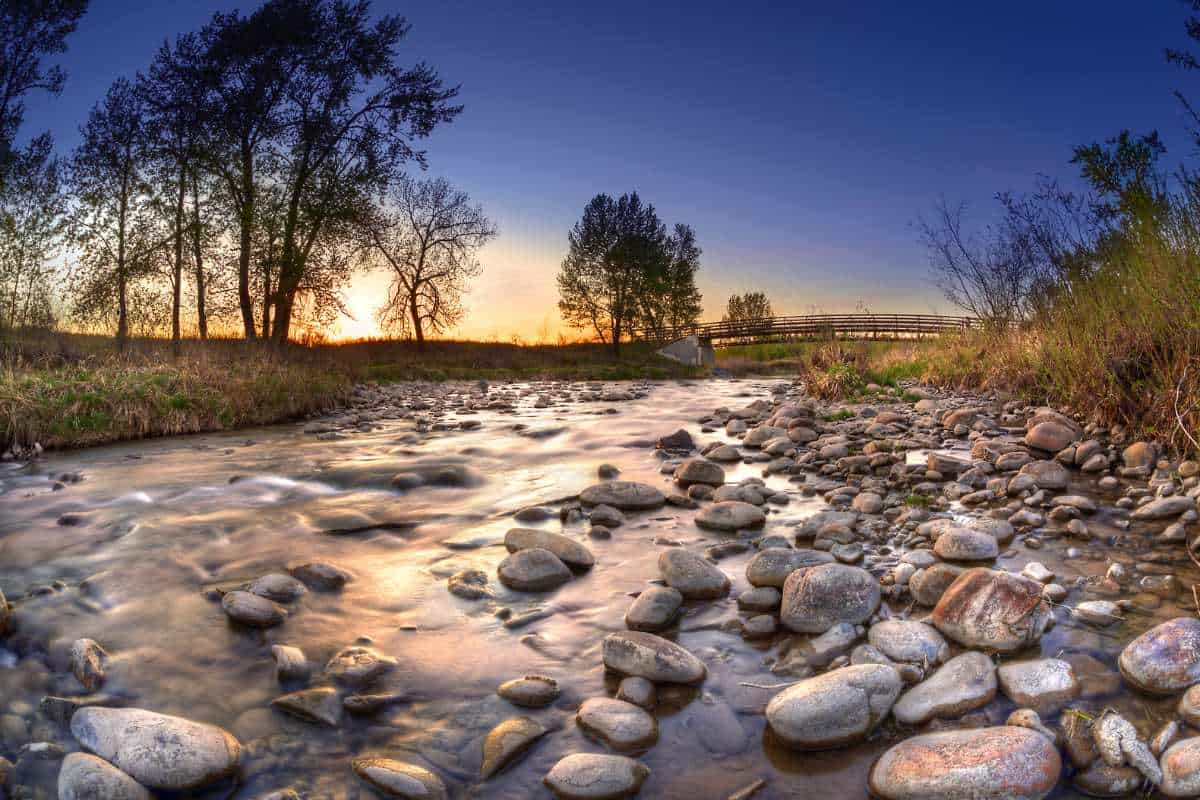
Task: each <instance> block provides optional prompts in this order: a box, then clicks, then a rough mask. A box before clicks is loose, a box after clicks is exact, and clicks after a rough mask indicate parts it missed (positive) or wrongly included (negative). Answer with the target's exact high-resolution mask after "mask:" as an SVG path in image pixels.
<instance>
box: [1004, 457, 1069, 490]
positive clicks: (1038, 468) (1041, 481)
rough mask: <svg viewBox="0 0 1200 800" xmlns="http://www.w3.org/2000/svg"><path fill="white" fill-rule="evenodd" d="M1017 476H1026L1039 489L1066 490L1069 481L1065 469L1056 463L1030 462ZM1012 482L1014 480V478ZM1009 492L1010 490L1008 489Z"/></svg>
mask: <svg viewBox="0 0 1200 800" xmlns="http://www.w3.org/2000/svg"><path fill="white" fill-rule="evenodd" d="M1017 475H1018V476H1020V475H1028V476H1029V477H1030V478H1032V479H1033V482H1034V483H1035V484H1037V487H1038V488H1039V489H1055V490H1060V489H1066V488H1067V483H1068V481H1069V480H1070V477H1071V476H1070V473H1068V472H1067V468H1066V467H1064V466H1063V465H1062V464H1059V463H1058V462H1057V461H1030V462H1029V463H1028V464H1026V465H1025V466H1023V467H1021V469H1020V471H1018V472H1017ZM1014 480H1016V479H1015V478H1014ZM1009 491H1010V492H1011V491H1012V489H1011V488H1010V489H1009Z"/></svg>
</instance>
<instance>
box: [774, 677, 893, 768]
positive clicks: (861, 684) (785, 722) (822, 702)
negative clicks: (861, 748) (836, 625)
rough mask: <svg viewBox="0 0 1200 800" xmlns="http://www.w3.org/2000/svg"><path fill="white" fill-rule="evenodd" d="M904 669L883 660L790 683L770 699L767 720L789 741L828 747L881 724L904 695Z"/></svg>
mask: <svg viewBox="0 0 1200 800" xmlns="http://www.w3.org/2000/svg"><path fill="white" fill-rule="evenodd" d="M903 686H904V684H903V682H902V681H901V680H900V674H899V673H898V672H896V670H894V669H892V668H891V667H888V666H884V665H882V664H860V665H857V666H850V667H842V668H840V669H835V670H831V671H829V672H826V673H825V674H823V675H818V676H817V677H815V678H808V679H807V680H802V681H800V682H799V683H797V684H795V685H793V686H789V687H788V688H786V689H784V690H783V691H782V692H780V693H779V694H777V695H775V696H774V697H773V698H771V701H770V702H769V703H767V709H766V716H767V724H768V725H769V726H770V727H771V731H772V732H773V733H774V734H775V735H776V736H778V737H779V738H780V739H781V740H783V741H784V742H786V743H787V744H788V745H789V746H791V747H794V748H796V749H799V750H827V749H830V748H834V747H841V746H843V745H847V744H851V743H853V742H856V741H859V740H861V739H863V738H865V737H866V736H867V734H869V733H870V732H871V731H872V730H874V729H875V726H877V725H878V724H879V723H880V722H881V721H882V720H883V718H884V717H886V716H887V714H888V711H889V710H891V708H892V704H893V703H895V702H896V698H897V697H898V696H899V695H900V690H901V689H902V688H903Z"/></svg>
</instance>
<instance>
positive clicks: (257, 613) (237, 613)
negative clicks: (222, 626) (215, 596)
mask: <svg viewBox="0 0 1200 800" xmlns="http://www.w3.org/2000/svg"><path fill="white" fill-rule="evenodd" d="M221 608H222V609H223V610H224V611H225V614H226V615H227V616H228V617H229V618H230V619H231V620H233V621H234V622H237V623H240V624H242V625H246V626H247V627H251V628H273V627H274V626H276V625H282V624H283V621H284V620H285V619H287V612H286V611H284V610H283V609H282V608H280V607H279V606H277V605H275V604H274V603H272V602H271V601H270V600H268V599H266V598H265V597H259V596H258V595H256V594H250V592H240V591H239V592H227V593H226V594H225V596H224V597H222V598H221Z"/></svg>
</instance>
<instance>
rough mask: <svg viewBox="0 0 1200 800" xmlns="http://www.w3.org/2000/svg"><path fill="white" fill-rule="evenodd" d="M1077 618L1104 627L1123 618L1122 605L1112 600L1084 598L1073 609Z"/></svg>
mask: <svg viewBox="0 0 1200 800" xmlns="http://www.w3.org/2000/svg"><path fill="white" fill-rule="evenodd" d="M1071 614H1072V616H1074V617H1075V618H1077V619H1079V620H1081V621H1082V622H1086V623H1088V624H1089V625H1096V626H1098V627H1101V628H1104V627H1107V626H1109V625H1112V624H1113V623H1114V622H1117V621H1118V620H1120V619H1121V607H1120V606H1119V605H1117V604H1116V603H1114V602H1112V601H1111V600H1084V601H1083V602H1082V603H1080V604H1079V605H1077V606H1075V608H1073V609H1071Z"/></svg>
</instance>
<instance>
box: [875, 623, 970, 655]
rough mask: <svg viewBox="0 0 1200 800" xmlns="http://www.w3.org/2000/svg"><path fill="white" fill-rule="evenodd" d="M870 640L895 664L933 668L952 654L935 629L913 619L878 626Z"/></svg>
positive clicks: (876, 625)
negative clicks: (902, 662) (901, 663)
mask: <svg viewBox="0 0 1200 800" xmlns="http://www.w3.org/2000/svg"><path fill="white" fill-rule="evenodd" d="M867 639H868V641H870V642H871V644H872V645H874V646H875V647H877V648H878V649H879V650H880V652H882V653H883V654H884V655H886V656H887V657H888V658H890V659H892V660H893V661H908V662H911V663H914V664H922V665H929V666H933V665H935V664H940V663H942V662H943V661H945V660H946V657H947V656H948V655H949V654H950V646H949V645H948V644H946V640H945V639H944V638H942V635H941V634H940V633H938V632H937V629H936V628H933V627H931V626H929V625H926V624H925V623H923V622H916V621H914V620H901V619H891V620H884V621H883V622H879V623H876V624H875V625H872V626H871V629H870V630H869V631H868V632H867Z"/></svg>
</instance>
